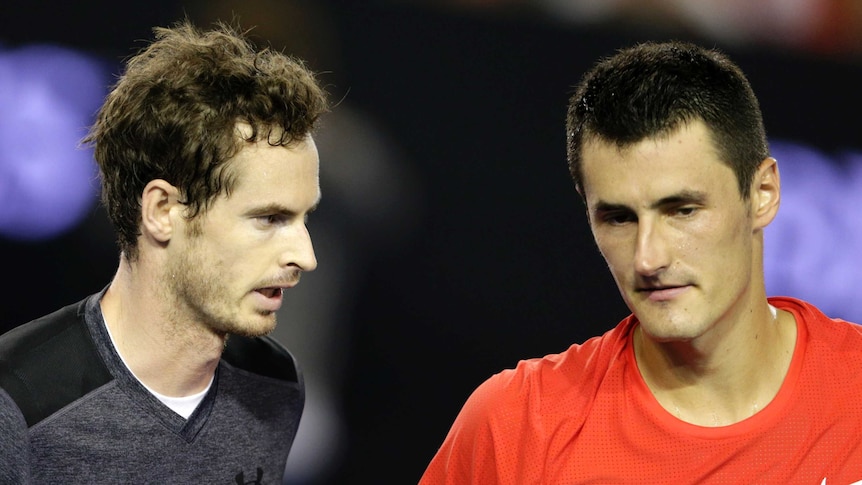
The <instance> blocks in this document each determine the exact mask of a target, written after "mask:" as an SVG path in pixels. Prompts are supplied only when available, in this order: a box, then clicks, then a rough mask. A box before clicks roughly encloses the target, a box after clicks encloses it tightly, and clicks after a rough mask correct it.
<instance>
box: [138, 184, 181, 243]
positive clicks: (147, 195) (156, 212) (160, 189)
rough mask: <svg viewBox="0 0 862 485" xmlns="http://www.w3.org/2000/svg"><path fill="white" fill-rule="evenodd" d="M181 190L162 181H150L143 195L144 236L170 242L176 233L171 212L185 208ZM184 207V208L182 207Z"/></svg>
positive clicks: (142, 217) (142, 223) (142, 218)
mask: <svg viewBox="0 0 862 485" xmlns="http://www.w3.org/2000/svg"><path fill="white" fill-rule="evenodd" d="M179 193H180V192H179V190H178V189H177V188H176V187H174V186H173V185H171V184H169V183H168V182H167V181H165V180H162V179H155V180H150V182H149V183H148V184H147V185H146V187H144V191H143V192H142V193H141V226H142V228H141V230H142V231H143V233H144V236H148V237H152V238H153V239H155V240H156V241H159V242H163V243H165V242H168V241H169V240H170V239H171V236H172V235H173V231H174V223H173V221H172V219H171V212H172V211H175V210H176V209H177V208H183V209H184V208H185V207H184V206H183V205H182V204H180V202H179ZM180 206H182V207H180Z"/></svg>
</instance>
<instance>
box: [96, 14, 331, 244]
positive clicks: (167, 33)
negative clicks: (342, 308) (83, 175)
mask: <svg viewBox="0 0 862 485" xmlns="http://www.w3.org/2000/svg"><path fill="white" fill-rule="evenodd" d="M153 31H154V33H155V40H154V41H153V42H151V43H150V44H149V45H148V46H146V47H144V48H143V49H142V50H141V51H139V52H138V53H137V54H136V55H134V56H133V57H131V58H130V59H129V60H128V62H127V63H126V68H125V72H124V73H123V74H122V75H121V76H120V78H119V80H118V81H117V83H116V84H115V86H114V87H113V89H112V91H111V92H110V94H108V96H107V98H106V100H105V103H104V104H103V105H102V107H101V109H100V110H99V113H98V116H97V120H96V122H95V124H94V125H93V127H92V128H91V130H90V133H89V135H88V136H87V138H86V139H85V140H84V141H85V142H87V143H91V144H93V145H95V158H96V161H97V163H98V165H99V171H100V176H101V184H102V202H103V204H104V205H105V207H106V209H107V212H108V216H109V217H110V219H111V222H112V223H113V224H114V226H115V228H116V230H117V233H118V242H119V246H120V249H121V250H122V251H123V252H125V253H126V255H127V257H129V258H130V260H134V259H136V257H137V238H138V236H139V235H140V228H139V226H140V222H141V199H140V198H141V194H142V191H143V189H144V187H145V186H146V184H147V183H149V182H150V181H151V180H154V179H164V180H166V181H168V182H169V183H171V184H172V185H174V186H176V187H177V188H178V189H179V191H180V194H181V197H183V198H184V200H183V202H184V203H186V204H187V205H188V206H189V217H190V218H194V217H195V216H197V215H198V214H199V213H200V212H201V211H206V209H207V207H208V205H209V204H210V203H211V202H212V201H213V200H214V199H215V198H216V197H217V196H219V195H220V194H223V193H227V194H229V193H230V191H231V189H232V187H233V185H234V183H235V180H234V177H233V176H232V172H231V170H229V169H228V168H229V167H228V166H227V165H228V164H226V163H225V162H226V161H228V160H229V159H230V158H231V157H233V156H234V155H235V154H236V153H237V152H238V151H239V150H240V149H241V148H242V146H243V143H246V142H255V141H257V140H267V141H268V142H269V143H270V144H272V145H284V146H290V145H291V144H296V143H300V142H303V141H304V140H305V139H306V138H307V136H308V135H309V134H311V133H312V131H313V129H314V127H315V125H316V122H317V120H318V118H319V117H320V115H322V114H323V113H324V112H325V111H326V110H327V109H328V101H327V98H326V93H325V92H324V91H323V89H322V88H321V87H320V86H319V85H318V83H317V81H316V79H315V76H314V74H313V73H312V72H310V71H309V70H308V69H307V68H306V67H305V65H304V64H303V62H302V61H301V60H299V59H295V58H292V57H290V56H287V55H285V54H282V53H279V52H275V51H273V50H271V49H268V48H263V49H257V48H256V47H255V46H254V45H253V44H252V43H251V41H250V40H249V39H248V38H247V37H246V34H245V32H240V31H239V30H238V29H237V28H235V27H233V26H229V25H226V24H223V23H219V24H216V26H215V27H214V28H213V29H212V30H210V31H201V30H198V29H197V28H196V27H194V26H193V25H191V23H190V22H188V21H183V22H179V23H177V24H175V25H174V26H172V27H170V28H161V27H157V28H155V29H153ZM237 123H248V124H249V125H250V126H251V128H252V130H251V135H250V136H248V137H246V138H245V139H241V138H240V135H239V134H238V131H237V129H236V128H237Z"/></svg>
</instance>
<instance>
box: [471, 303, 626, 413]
mask: <svg viewBox="0 0 862 485" xmlns="http://www.w3.org/2000/svg"><path fill="white" fill-rule="evenodd" d="M632 328H633V320H632V319H631V318H627V319H626V320H624V321H623V322H621V323H620V324H619V325H618V326H616V327H614V328H613V329H611V330H609V331H608V332H606V333H605V334H603V335H601V336H597V337H593V338H591V339H589V340H587V341H585V342H583V343H580V344H573V345H571V346H570V347H568V348H567V349H566V350H564V351H562V352H560V353H557V354H549V355H546V356H544V357H541V358H533V359H526V360H522V361H520V362H518V364H517V365H516V366H515V367H514V368H513V369H506V370H503V371H502V372H499V373H497V374H495V375H493V376H491V377H490V378H489V379H488V380H486V381H485V382H484V383H482V384H481V385H480V386H479V388H478V389H477V390H476V393H475V394H477V396H474V398H476V399H479V400H481V401H485V402H487V403H488V405H489V407H490V408H492V409H497V410H501V411H504V408H505V407H507V406H514V407H515V408H518V409H522V410H523V409H531V408H533V406H534V405H539V406H541V407H542V409H543V410H544V412H550V413H553V412H554V410H556V409H570V410H571V409H573V408H574V409H586V408H587V406H588V402H589V400H590V399H592V398H593V396H594V395H595V393H596V392H597V389H598V388H599V386H601V385H602V382H603V381H604V380H605V376H606V375H607V374H608V373H609V372H611V370H612V368H614V366H615V365H618V364H620V363H621V362H623V360H621V359H622V356H623V353H624V351H625V348H626V346H627V342H628V335H629V332H630V330H631V329H632ZM527 403H532V404H531V405H530V406H527V405H526V404H527ZM504 412H505V411H504Z"/></svg>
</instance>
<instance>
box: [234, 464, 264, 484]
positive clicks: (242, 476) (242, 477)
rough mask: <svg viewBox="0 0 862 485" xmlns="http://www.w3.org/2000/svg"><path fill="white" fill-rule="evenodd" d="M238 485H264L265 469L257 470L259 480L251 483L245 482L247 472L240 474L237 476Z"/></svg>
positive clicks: (256, 479)
mask: <svg viewBox="0 0 862 485" xmlns="http://www.w3.org/2000/svg"><path fill="white" fill-rule="evenodd" d="M236 483H237V485H263V468H260V467H258V468H257V478H255V479H254V480H250V481H248V482H247V481H245V472H239V475H237V476H236Z"/></svg>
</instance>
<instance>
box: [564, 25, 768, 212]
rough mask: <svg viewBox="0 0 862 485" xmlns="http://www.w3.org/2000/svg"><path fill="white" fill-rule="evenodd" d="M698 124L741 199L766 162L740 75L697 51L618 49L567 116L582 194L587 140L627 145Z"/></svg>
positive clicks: (722, 58) (713, 55)
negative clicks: (705, 130)
mask: <svg viewBox="0 0 862 485" xmlns="http://www.w3.org/2000/svg"><path fill="white" fill-rule="evenodd" d="M695 120H701V121H703V122H704V123H705V124H706V126H707V127H708V128H709V131H710V133H711V136H712V141H713V143H714V144H715V147H716V149H717V151H718V156H719V157H720V158H721V160H722V161H723V162H725V163H727V164H728V165H729V166H730V167H731V168H732V169H733V171H734V173H735V174H736V178H737V182H738V184H739V190H740V193H741V194H742V197H743V198H744V199H747V198H748V196H749V187H750V184H751V181H752V178H753V177H754V173H755V172H756V170H757V167H758V166H759V165H760V162H761V161H763V159H765V158H767V157H768V156H769V148H768V146H767V142H766V133H765V130H764V128H763V117H762V115H761V112H760V106H759V103H758V102H757V98H756V97H755V95H754V91H753V90H752V89H751V86H750V84H749V82H748V80H747V79H746V77H745V75H744V74H743V73H742V70H740V68H739V67H738V66H737V65H736V64H734V63H733V62H732V61H731V60H730V59H729V58H728V57H727V56H726V55H724V54H723V53H721V52H719V51H717V50H715V49H706V48H703V47H699V46H697V45H694V44H691V43H686V42H680V41H670V42H663V43H656V42H646V43H642V44H638V45H635V46H633V47H629V48H626V49H622V50H620V51H618V53H617V54H616V55H614V56H612V57H609V58H606V59H603V60H601V61H599V62H598V64H596V65H595V66H594V67H593V68H592V69H591V70H590V71H588V72H587V73H586V74H585V75H584V78H583V79H582V81H581V83H580V84H579V85H578V86H577V88H576V91H575V94H574V95H573V96H572V97H571V98H570V100H569V105H568V112H567V116H566V138H567V154H568V162H569V171H570V173H571V175H572V179H573V180H574V183H575V186H576V187H577V188H578V189H579V190H580V191H582V190H583V185H582V184H583V180H582V177H583V173H582V168H581V156H582V150H583V147H584V144H585V143H586V142H587V141H589V140H590V139H597V140H600V141H604V142H610V143H614V144H616V145H617V146H619V147H626V146H630V145H632V144H634V143H637V142H639V141H641V140H644V139H647V138H655V137H658V136H662V135H667V134H670V133H672V132H673V131H675V130H676V129H678V128H680V127H681V126H682V125H683V124H685V123H688V122H692V121H695Z"/></svg>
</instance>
